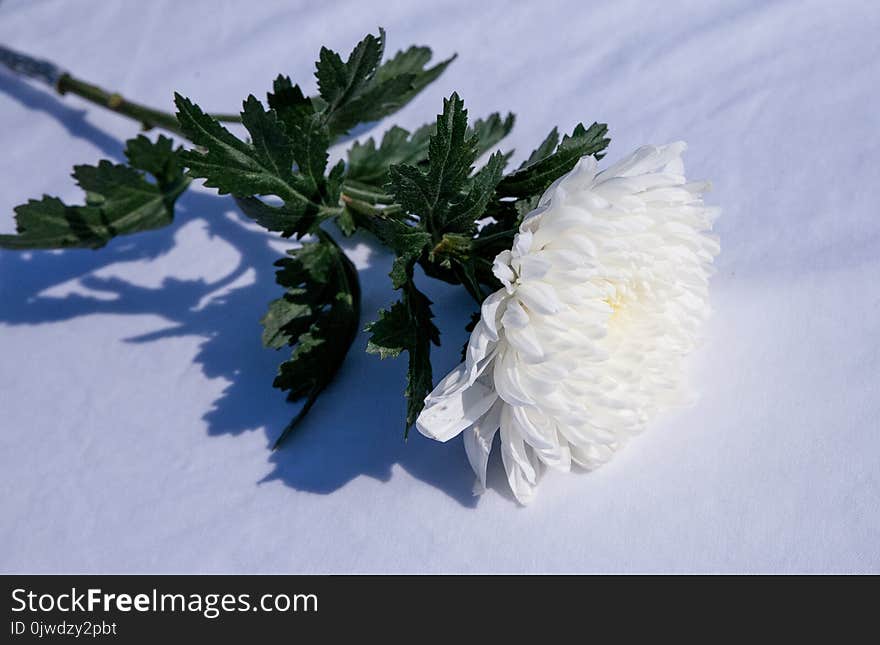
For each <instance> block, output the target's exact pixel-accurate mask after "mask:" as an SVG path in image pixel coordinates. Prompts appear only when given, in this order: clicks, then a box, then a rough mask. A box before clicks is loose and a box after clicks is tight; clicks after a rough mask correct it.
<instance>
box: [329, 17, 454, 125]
mask: <svg viewBox="0 0 880 645" xmlns="http://www.w3.org/2000/svg"><path fill="white" fill-rule="evenodd" d="M384 48H385V31H384V30H382V29H379V35H378V36H373V35H372V34H370V35H367V36H366V37H365V38H364V39H363V40H362V41H361V42H359V43H358V44H357V46H355V48H354V50H352V52H351V54H349V56H348V59H347V60H345V61H343V60H342V57H341V56H340V55H339V54H337V53H336V52H334V51H332V50H330V49H327V48H326V47H324V48H322V49H321V53H320V56H319V59H318V62H317V63H316V65H315V66H316V71H315V76H316V77H317V79H318V91H319V94H320V96H319V97H318V100H317V101H315V105H316V106H317V107H318V108H319V109H320V110H321V111H322V113H323V115H324V122H325V123H326V124H327V127H328V128H329V130H330V132H331V134H333V135H339V134H344V133H346V132H348V131H349V130H351V128H353V127H354V126H355V125H357V124H358V123H366V122H371V121H378V120H379V119H381V118H383V117H385V116H387V115H389V114H391V113H393V112H395V111H397V110H399V109H400V108H401V107H403V106H404V105H406V104H407V103H408V102H409V101H410V100H412V98H413V97H415V96H416V95H417V94H418V93H419V92H421V91H422V89H424V88H425V86H427V85H428V84H429V83H431V82H432V81H434V80H435V79H436V78H437V77H438V76H439V75H440V74H441V73H443V70H445V69H446V67H447V66H448V65H449V63H450V62H452V60H453V59H452V58H450V59H448V60H446V61H443V62H441V63H439V64H437V65H435V66H434V67H430V68H425V65H427V63H428V62H429V61H430V59H431V50H430V49H428V48H427V47H411V48H410V49H408V50H406V51H404V52H398V53H397V54H396V55H395V56H394V57H393V58H392V59H391V60H389V61H387V62H386V63H384V64H381V65H380V61H381V59H382V54H383V51H384ZM453 58H454V57H453Z"/></svg>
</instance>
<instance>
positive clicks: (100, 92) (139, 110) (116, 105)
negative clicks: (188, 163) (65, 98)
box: [55, 73, 241, 136]
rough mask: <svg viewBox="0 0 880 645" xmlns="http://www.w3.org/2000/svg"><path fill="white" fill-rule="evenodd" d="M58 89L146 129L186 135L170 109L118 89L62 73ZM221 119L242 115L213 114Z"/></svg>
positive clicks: (238, 117) (57, 84) (234, 120)
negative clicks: (142, 101) (137, 100)
mask: <svg viewBox="0 0 880 645" xmlns="http://www.w3.org/2000/svg"><path fill="white" fill-rule="evenodd" d="M55 89H56V90H57V92H58V93H59V94H62V95H63V94H75V95H77V96H79V97H80V98H83V99H85V100H86V101H89V102H91V103H94V104H96V105H100V106H101V107H103V108H106V109H108V110H111V111H113V112H116V113H117V114H121V115H123V116H127V117H129V118H130V119H134V120H135V121H140V123H141V125H142V126H143V128H144V130H149V129H150V128H154V127H159V128H162V129H163V130H168V131H169V132H174V133H175V134H179V135H181V136H186V135H185V134H184V133H183V130H181V129H180V124H179V123H178V122H177V117H176V116H174V115H173V114H171V113H170V112H162V111H161V110H154V109H153V108H150V107H147V106H145V105H141V104H139V103H134V102H133V101H129V100H128V99H126V98H124V97H123V96H122V95H121V94H118V93H116V92H108V91H107V90H105V89H103V88H101V87H98V86H97V85H92V84H91V83H86V82H85V81H83V80H80V79H78V78H74V77H73V76H71V75H70V74H67V73H65V74H62V75H61V76H60V77H59V78H58V81H57V82H56V83H55ZM212 116H213V117H214V118H215V119H217V120H218V121H226V122H240V121H241V117H240V116H238V115H236V114H214V115H212Z"/></svg>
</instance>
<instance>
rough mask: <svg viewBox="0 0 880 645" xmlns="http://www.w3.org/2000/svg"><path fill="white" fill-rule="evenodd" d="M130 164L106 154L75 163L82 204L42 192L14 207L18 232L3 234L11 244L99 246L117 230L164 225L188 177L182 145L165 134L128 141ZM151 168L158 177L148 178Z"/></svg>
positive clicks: (5, 244) (3, 243)
mask: <svg viewBox="0 0 880 645" xmlns="http://www.w3.org/2000/svg"><path fill="white" fill-rule="evenodd" d="M125 153H126V155H127V156H128V159H129V163H130V164H131V165H130V166H126V165H122V164H113V163H111V162H109V161H106V160H102V161H100V162H98V165H97V166H86V165H83V166H75V167H74V172H73V176H74V178H75V179H76V181H77V183H78V184H79V186H80V188H82V189H83V191H84V192H85V193H86V199H85V201H86V203H85V205H82V206H68V205H67V204H65V203H64V202H62V201H61V200H60V199H58V198H57V197H50V196H48V195H45V196H43V198H42V199H39V200H35V199H32V200H29V201H28V202H27V203H26V204H22V205H20V206H17V207H16V208H15V213H16V218H15V219H16V230H17V231H18V235H0V247H2V248H7V249H18V250H24V249H59V248H71V247H76V248H100V247H102V246H104V245H105V244H106V243H107V242H108V241H110V240H111V239H112V238H114V237H116V236H117V235H128V234H131V233H137V232H140V231H147V230H151V229H155V228H160V227H162V226H166V225H168V224H170V223H171V222H172V220H173V218H174V202H175V201H176V199H177V198H178V197H179V196H180V194H181V193H182V192H183V191H184V190H185V189H186V187H187V185H188V184H189V180H188V179H186V178H185V177H184V175H183V171H182V168H181V165H180V149H174V147H173V144H172V142H171V139H168V138H166V137H163V136H160V137H159V138H158V139H157V140H156V142H151V141H150V140H149V139H147V138H146V137H144V136H138V137H137V138H135V139H131V140H129V141H128V142H127V145H126V150H125ZM141 171H147V172H149V173H150V174H152V175H153V177H154V178H155V183H152V182H150V181H147V179H146V177H145V176H144V173H143V172H141Z"/></svg>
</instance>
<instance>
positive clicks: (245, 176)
mask: <svg viewBox="0 0 880 645" xmlns="http://www.w3.org/2000/svg"><path fill="white" fill-rule="evenodd" d="M175 103H176V105H177V110H178V112H177V118H178V120H179V121H180V125H181V127H182V128H183V130H184V132H186V134H187V136H188V137H189V138H190V140H191V141H192V142H193V143H194V144H196V145H197V146H200V147H201V148H202V149H203V150H204V152H202V151H199V150H188V151H187V152H185V153H184V161H185V163H186V165H187V166H188V167H189V169H190V173H191V174H192V175H193V176H195V177H200V178H203V179H205V185H206V186H209V187H211V188H217V189H218V191H219V192H220V194H221V195H224V194H228V193H231V194H233V195H235V196H236V197H250V196H253V195H277V196H278V197H280V198H281V199H283V200H284V201H285V202H287V201H299V202H301V203H303V204H311V203H312V199H311V198H312V196H313V193H314V187H313V186H312V185H310V182H309V181H308V180H307V179H306V178H305V177H303V176H302V175H299V176H294V174H293V170H292V164H293V153H292V149H291V148H292V146H291V142H290V140H289V139H288V138H287V137H286V136H285V133H284V131H283V130H282V129H281V126H280V124H279V122H278V118H277V115H276V114H275V113H274V112H272V111H269V112H266V111H264V110H263V106H262V105H261V104H260V102H259V101H258V100H257V99H256V98H255V97H254V96H253V95H251V96H249V97H248V98H247V100H246V101H245V102H244V105H243V110H242V113H241V118H242V123H243V124H244V126H245V127H246V128H247V130H248V132H249V133H250V135H251V138H252V140H253V142H254V143H253V145H252V144H249V143H245V142H244V141H241V140H240V139H238V138H237V137H236V136H235V135H233V134H232V133H231V132H229V130H227V129H226V128H224V127H223V126H222V125H220V123H219V122H218V121H217V120H216V119H214V118H213V117H212V116H210V115H209V114H205V112H203V111H202V109H201V108H199V106H198V105H195V104H193V103H192V101H190V100H189V99H187V98H184V97H183V96H181V95H180V94H175Z"/></svg>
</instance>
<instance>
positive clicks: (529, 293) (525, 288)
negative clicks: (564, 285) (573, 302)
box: [516, 280, 562, 314]
mask: <svg viewBox="0 0 880 645" xmlns="http://www.w3.org/2000/svg"><path fill="white" fill-rule="evenodd" d="M516 295H517V296H519V299H520V300H521V301H522V302H523V304H524V305H525V306H526V307H528V308H529V309H532V310H534V311H537V312H538V313H542V314H555V313H556V312H557V311H559V310H560V309H562V303H561V302H560V301H559V297H558V296H557V295H556V290H555V289H553V287H552V286H551V285H549V284H548V283H546V282H543V281H541V280H532V281H529V282H526V283H523V284H521V285H519V288H518V289H517V291H516Z"/></svg>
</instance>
